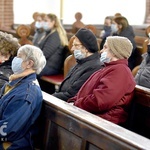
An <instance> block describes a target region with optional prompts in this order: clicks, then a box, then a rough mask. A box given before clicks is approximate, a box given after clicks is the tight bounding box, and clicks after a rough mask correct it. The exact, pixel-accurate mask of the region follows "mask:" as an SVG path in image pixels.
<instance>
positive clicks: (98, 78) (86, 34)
mask: <svg viewBox="0 0 150 150" xmlns="http://www.w3.org/2000/svg"><path fill="white" fill-rule="evenodd" d="M37 16H38V15H37ZM40 17H41V16H39V19H42V18H40ZM37 18H38V17H37ZM106 19H109V18H106ZM40 21H41V20H40ZM40 21H39V22H40ZM109 21H111V20H109ZM39 22H36V23H35V26H36V30H37V31H39V30H40V31H41V30H42V31H43V33H44V34H43V35H42V39H40V40H39V41H38V42H37V43H34V45H35V46H31V45H25V46H23V47H21V48H20V49H19V51H18V54H17V57H15V58H14V59H13V57H14V56H15V55H16V53H17V50H18V48H19V47H20V45H19V44H18V41H17V40H16V39H15V38H13V37H12V36H10V35H7V34H6V33H0V38H1V41H0V46H1V49H0V61H1V64H0V67H1V68H2V69H3V67H4V70H5V71H6V69H7V64H8V69H10V72H9V74H8V75H6V79H5V77H4V80H5V81H4V82H3V83H2V84H1V86H3V88H2V95H1V103H0V107H1V108H3V112H1V116H2V117H1V120H0V123H1V124H3V123H4V121H6V120H5V118H4V116H3V115H2V114H4V115H5V113H6V115H10V116H11V115H12V116H17V117H16V119H13V117H12V119H13V120H11V118H9V116H8V121H11V122H12V123H11V126H10V127H9V128H8V130H7V132H8V133H12V131H13V134H12V136H10V137H8V141H9V140H10V141H11V142H10V143H9V144H8V145H9V147H12V148H13V147H16V146H18V147H20V148H22V147H23V146H24V147H28V148H31V147H32V144H31V145H30V142H31V141H30V140H27V139H28V138H29V134H30V131H31V133H32V125H34V123H35V120H36V119H37V117H38V115H39V113H40V109H39V110H37V109H38V108H41V102H42V94H41V90H40V88H39V86H38V85H36V84H32V85H31V87H30V88H31V89H30V90H29V93H27V90H26V89H27V85H30V84H31V83H34V80H36V74H38V75H37V76H38V79H40V77H41V76H43V75H55V74H59V73H60V72H61V71H62V70H61V69H62V66H63V63H64V59H63V54H64V53H63V50H64V47H65V46H68V39H67V35H66V31H65V30H64V28H63V27H62V25H61V23H60V21H59V19H58V18H57V16H56V15H55V14H52V13H50V14H45V15H44V18H43V21H42V23H41V24H40V23H39ZM114 23H115V24H116V28H117V32H116V33H115V34H113V35H112V36H107V37H105V38H106V40H105V42H104V45H103V48H102V49H101V51H100V53H99V52H98V50H99V48H98V44H97V39H96V36H95V35H94V33H92V32H91V31H90V30H89V29H87V28H86V27H85V28H81V29H79V30H78V31H77V32H76V33H75V35H74V36H73V38H72V45H71V47H70V49H71V51H72V53H73V55H74V57H75V59H76V62H77V64H76V65H75V66H74V67H73V68H71V70H70V71H69V73H68V74H67V76H66V78H65V79H64V81H63V82H62V84H61V86H60V88H59V90H58V92H55V93H53V96H55V97H57V98H59V99H61V100H63V101H66V102H68V103H70V104H73V105H74V106H76V107H79V108H81V109H84V110H86V111H88V112H91V113H92V114H95V115H97V116H99V117H102V118H104V119H106V120H108V121H111V122H113V123H116V124H123V123H124V122H125V121H126V120H127V117H128V108H129V106H130V103H131V100H132V97H133V94H134V88H135V84H139V85H142V86H145V87H148V88H149V87H150V86H149V76H148V75H149V61H150V43H149V44H148V49H147V53H146V54H144V55H143V56H144V59H143V61H142V63H141V66H140V69H139V71H138V73H137V75H136V77H135V79H134V77H133V75H132V73H131V70H132V69H133V67H135V66H134V62H133V60H134V58H133V57H134V55H133V54H134V52H135V50H136V44H135V41H134V32H133V29H132V27H131V26H130V25H129V23H128V21H127V19H126V18H125V17H123V16H119V17H115V18H114ZM9 36H10V39H11V40H10V41H11V42H10V43H9V40H8V39H9ZM4 37H7V38H6V39H5V38H4ZM3 41H7V42H8V44H10V46H7V47H6V46H5V45H4V47H3V43H5V42H3ZM6 48H10V49H11V51H10V50H9V49H6ZM12 50H13V51H12ZM5 52H6V53H5ZM7 52H8V53H7ZM12 60H13V63H11V62H12ZM128 64H129V66H128ZM11 68H12V69H11ZM145 68H146V69H145ZM19 69H20V70H19ZM12 70H13V72H12ZM143 70H144V71H143ZM1 71H2V70H1ZM12 73H14V74H13V75H12V76H10V75H11V74H12ZM1 76H3V73H2V74H1ZM9 77H10V78H9ZM135 81H136V82H135ZM5 83H6V84H5ZM26 83H27V85H25V84H26ZM118 87H119V88H118ZM18 89H19V90H22V91H23V92H22V93H18V94H19V95H17V96H20V97H19V98H20V99H21V97H22V101H19V102H18V97H17V96H16V97H14V98H12V99H11V101H12V103H11V104H10V103H9V102H8V101H7V100H6V96H7V94H8V95H9V94H10V95H11V92H12V93H13V92H16V90H18ZM26 94H29V96H30V97H29V99H26V98H25V96H26ZM33 96H34V97H33ZM37 99H38V100H39V101H38V102H37V103H36V104H33V105H34V109H33V108H31V107H32V106H31V105H32V101H31V100H35V101H36V100H37ZM6 101H7V102H6ZM25 102H27V103H25ZM5 103H8V106H9V107H8V109H7V108H6V109H5V108H4V107H5ZM9 104H10V105H9ZM12 107H15V108H17V109H12ZM21 108H22V110H21ZM9 109H12V111H11V112H9V113H8V111H9ZM32 109H33V110H32ZM17 110H18V111H19V112H20V114H18V115H16V112H17ZM25 110H26V111H25ZM27 110H28V111H27ZM29 110H30V111H31V112H30V111H29ZM33 112H34V113H33ZM35 112H36V113H35ZM18 117H21V118H22V119H23V121H22V122H21V125H20V128H18V127H16V126H15V123H16V122H15V121H16V120H17V119H18ZM30 117H32V119H33V120H32V121H31V120H30ZM25 118H26V119H25ZM9 119H10V120H9ZM29 122H30V123H29ZM12 126H13V128H11V127H12ZM12 129H13V130H12ZM20 129H21V130H22V131H21V130H20ZM14 131H15V132H14ZM26 131H28V132H26ZM20 135H23V136H20ZM18 137H19V139H17V138H18ZM12 139H13V140H12ZM26 140H27V141H26ZM29 141H30V142H29ZM16 142H17V144H16ZM18 143H19V144H18ZM22 143H25V145H22ZM4 144H5V143H0V146H1V147H4Z"/></svg>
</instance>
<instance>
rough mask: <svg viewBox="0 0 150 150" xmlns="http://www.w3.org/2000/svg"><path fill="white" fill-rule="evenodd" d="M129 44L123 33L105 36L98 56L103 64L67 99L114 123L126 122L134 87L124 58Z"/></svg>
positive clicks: (130, 46) (127, 52)
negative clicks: (122, 35)
mask: <svg viewBox="0 0 150 150" xmlns="http://www.w3.org/2000/svg"><path fill="white" fill-rule="evenodd" d="M132 48H133V47H132V44H131V42H130V41H129V40H128V39H127V38H125V37H118V36H110V37H107V39H106V42H105V44H104V48H103V49H102V50H101V58H100V60H101V62H104V63H105V65H106V66H105V67H104V68H103V69H100V70H98V71H96V72H95V73H93V74H92V75H91V76H90V77H89V78H88V80H87V81H86V82H85V83H84V84H83V86H82V87H81V88H80V90H79V92H78V93H77V95H76V96H75V97H73V98H71V99H69V100H68V102H73V103H74V105H75V106H77V107H79V108H81V109H84V110H86V111H89V112H91V113H93V114H95V115H97V116H99V117H102V118H104V119H106V120H108V121H111V122H113V123H116V124H123V123H125V121H126V120H127V116H128V108H129V105H130V102H131V100H132V97H133V92H134V87H135V81H134V78H133V75H132V73H131V71H130V69H129V67H128V60H127V59H128V58H129V56H130V54H131V51H132Z"/></svg>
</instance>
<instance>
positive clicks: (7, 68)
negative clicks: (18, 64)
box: [0, 58, 13, 89]
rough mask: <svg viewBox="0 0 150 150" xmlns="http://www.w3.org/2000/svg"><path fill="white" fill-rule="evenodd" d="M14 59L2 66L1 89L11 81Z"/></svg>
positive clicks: (0, 68)
mask: <svg viewBox="0 0 150 150" xmlns="http://www.w3.org/2000/svg"><path fill="white" fill-rule="evenodd" d="M11 62H12V58H10V59H9V60H8V61H5V62H4V63H2V64H0V89H1V88H2V86H3V85H4V84H5V83H6V82H8V81H9V76H10V75H11V74H13V71H12V69H11Z"/></svg>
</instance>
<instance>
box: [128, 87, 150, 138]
mask: <svg viewBox="0 0 150 150" xmlns="http://www.w3.org/2000/svg"><path fill="white" fill-rule="evenodd" d="M128 121H129V122H128V127H127V128H128V129H129V130H131V131H133V132H136V133H138V134H140V135H142V136H145V137H147V138H149V139H150V89H148V88H145V87H142V86H139V85H136V87H135V94H134V98H133V102H132V106H131V110H130V114H129V120H128Z"/></svg>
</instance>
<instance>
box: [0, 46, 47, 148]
mask: <svg viewBox="0 0 150 150" xmlns="http://www.w3.org/2000/svg"><path fill="white" fill-rule="evenodd" d="M45 64H46V59H45V57H44V55H43V53H42V51H41V49H39V48H37V47H35V46H31V45H24V46H22V47H20V48H19V50H18V53H17V57H15V58H14V59H13V61H12V70H13V72H14V74H13V75H11V76H10V81H9V83H8V84H6V85H5V86H4V87H3V88H2V93H1V99H0V127H3V126H4V128H5V129H4V128H3V132H1V133H0V138H1V139H2V138H3V139H4V140H3V142H2V141H1V142H0V149H3V148H4V149H6V148H7V147H9V149H24V150H30V149H33V144H32V143H33V142H32V138H33V133H35V131H34V130H35V127H34V126H35V121H36V119H37V117H38V116H39V114H40V109H41V105H42V99H43V98H42V93H41V89H40V87H39V85H38V84H37V82H36V74H39V73H40V72H41V70H42V69H43V68H44V66H45Z"/></svg>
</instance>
